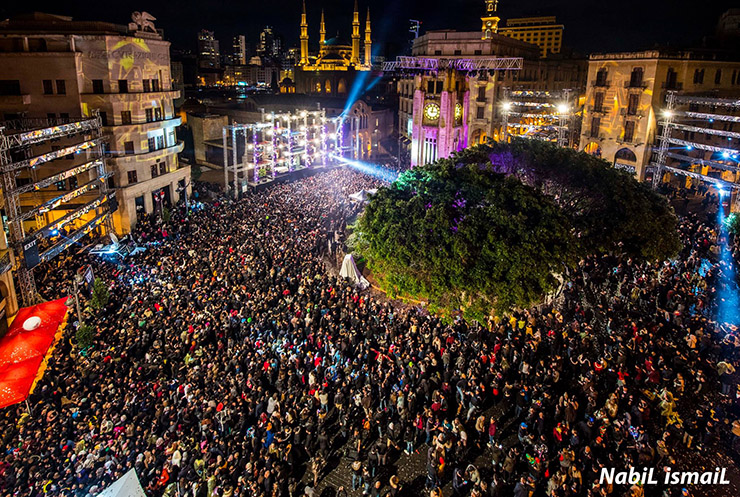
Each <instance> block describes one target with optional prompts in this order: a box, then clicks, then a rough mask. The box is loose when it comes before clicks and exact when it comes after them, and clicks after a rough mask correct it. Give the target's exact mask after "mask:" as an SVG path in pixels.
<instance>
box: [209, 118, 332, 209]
mask: <svg viewBox="0 0 740 497" xmlns="http://www.w3.org/2000/svg"><path fill="white" fill-rule="evenodd" d="M332 122H334V121H333V120H328V119H327V118H326V111H325V110H323V109H319V110H311V111H308V110H303V111H296V112H278V113H275V112H272V113H265V112H263V113H262V117H261V119H260V121H259V122H256V123H250V124H239V123H233V124H231V125H229V126H226V127H224V129H223V137H222V138H223V146H224V164H225V167H224V181H225V184H226V185H229V171H232V172H233V174H234V179H233V190H234V192H236V193H235V195H237V196H238V190H239V187H238V179H237V178H238V176H239V173H240V172H241V173H243V176H244V177H245V178H246V174H247V169H249V168H251V169H252V178H251V181H252V183H253V184H255V185H256V184H259V183H260V182H263V181H268V180H274V179H275V178H277V176H278V174H283V173H290V172H294V171H296V170H299V169H305V168H309V167H313V166H314V165H317V164H326V163H327V158H328V157H329V156H330V152H331V151H332V150H333V149H334V148H335V146H336V143H335V140H331V139H329V133H328V128H327V126H328V125H329V124H331V123H332ZM229 137H231V147H229ZM229 150H231V152H232V153H231V155H232V157H231V161H229ZM242 151H243V154H242V155H241V156H240V152H242ZM229 162H231V163H229ZM229 189H231V187H229V186H227V190H229Z"/></svg>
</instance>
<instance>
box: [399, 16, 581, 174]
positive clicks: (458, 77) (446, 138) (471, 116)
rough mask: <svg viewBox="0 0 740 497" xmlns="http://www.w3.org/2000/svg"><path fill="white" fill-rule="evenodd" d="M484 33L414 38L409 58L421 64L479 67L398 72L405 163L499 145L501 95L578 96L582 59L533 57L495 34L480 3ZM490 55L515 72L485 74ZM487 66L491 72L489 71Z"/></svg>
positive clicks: (525, 47) (532, 50)
mask: <svg viewBox="0 0 740 497" xmlns="http://www.w3.org/2000/svg"><path fill="white" fill-rule="evenodd" d="M484 3H485V8H486V10H485V11H484V15H483V17H482V18H481V19H482V21H483V31H482V32H481V31H474V32H458V31H432V32H429V33H426V34H424V35H423V36H420V37H418V38H416V40H414V45H413V48H412V54H413V56H415V57H417V58H420V59H422V60H425V61H430V62H433V61H441V62H439V63H442V62H445V63H447V64H448V65H449V64H450V63H451V62H454V61H455V60H460V61H461V62H462V61H464V64H463V66H467V65H472V66H475V65H476V63H477V62H476V61H478V62H480V63H481V64H483V65H481V68H480V69H478V70H459V69H457V68H448V69H445V70H439V71H431V72H419V71H413V70H412V71H406V72H405V74H404V72H403V71H402V72H401V74H400V76H399V79H398V94H399V133H400V135H401V137H402V139H403V140H404V141H405V143H406V144H407V145H408V146H409V153H410V162H411V165H419V164H426V163H429V162H432V161H433V160H435V159H437V158H443V157H448V156H449V155H450V154H451V153H452V152H454V151H456V150H461V149H463V148H466V147H468V146H471V145H475V144H478V143H485V141H486V140H488V139H494V140H499V139H502V138H503V133H502V129H501V127H502V109H501V103H502V101H503V99H504V93H505V90H507V89H509V90H517V91H523V90H532V91H561V90H572V91H573V94H574V95H579V94H580V92H582V91H583V88H584V87H585V78H586V62H585V61H579V60H548V59H541V58H540V50H539V48H538V47H537V46H535V45H533V44H530V43H525V42H523V41H520V40H516V39H514V38H510V37H507V36H503V35H501V34H497V33H495V32H491V33H489V32H487V29H488V25H487V19H493V18H495V11H493V12H491V11H490V10H488V8H489V7H490V6H491V5H493V6H494V7H495V2H494V3H491V2H484ZM492 58H521V59H522V62H521V66H520V67H518V68H517V70H501V69H491V68H487V67H486V66H485V65H484V61H485V60H493V59H492ZM491 67H495V65H494V66H491Z"/></svg>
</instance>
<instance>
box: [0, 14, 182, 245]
mask: <svg viewBox="0 0 740 497" xmlns="http://www.w3.org/2000/svg"><path fill="white" fill-rule="evenodd" d="M132 24H133V26H132V25H129V26H121V25H115V24H110V23H102V22H75V21H73V20H72V19H71V18H69V17H62V16H52V15H47V14H32V15H30V16H27V17H19V18H14V19H10V20H7V21H3V22H2V23H0V34H2V35H3V37H2V38H0V79H2V80H5V81H13V82H14V85H16V86H17V90H18V91H17V93H18V95H17V96H14V97H13V98H4V97H3V98H0V112H1V113H2V114H3V117H4V118H5V119H8V118H11V117H26V118H34V117H58V118H61V119H64V118H67V117H77V116H83V117H87V116H91V115H92V112H93V110H98V111H99V112H100V116H101V118H102V122H103V129H104V133H105V136H106V137H107V142H108V143H107V157H108V161H107V162H108V166H109V168H110V170H111V172H112V173H113V177H112V179H111V186H112V187H114V188H115V189H116V192H117V197H118V205H119V209H118V211H117V212H116V214H115V215H114V217H113V221H114V227H115V229H116V231H117V232H119V233H125V232H128V231H130V230H131V228H132V227H133V226H134V225H135V224H136V220H137V216H138V215H139V213H143V212H146V213H152V212H154V211H155V210H161V209H162V207H163V206H164V205H167V204H174V203H175V202H177V201H178V200H179V198H180V195H181V193H182V192H183V191H184V189H189V188H190V184H189V178H190V167H189V166H187V167H181V166H180V164H179V162H178V156H177V154H178V153H179V152H181V151H182V148H183V144H182V143H181V142H178V141H177V139H176V138H175V128H176V127H177V126H178V125H180V122H181V120H180V118H179V117H177V116H175V114H174V106H173V99H174V98H176V97H177V96H178V94H179V92H178V91H176V90H173V89H172V86H171V85H172V81H171V77H170V55H169V45H170V44H169V42H167V41H165V40H163V38H162V34H161V33H160V32H158V31H157V30H156V29H154V27H153V25H151V22H149V23H148V25H136V24H135V23H132Z"/></svg>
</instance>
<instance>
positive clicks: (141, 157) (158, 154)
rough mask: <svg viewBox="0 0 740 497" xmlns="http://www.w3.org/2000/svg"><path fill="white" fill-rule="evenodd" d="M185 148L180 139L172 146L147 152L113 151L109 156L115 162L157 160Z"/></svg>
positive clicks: (126, 162)
mask: <svg viewBox="0 0 740 497" xmlns="http://www.w3.org/2000/svg"><path fill="white" fill-rule="evenodd" d="M183 148H185V143H184V142H181V141H179V142H177V143H176V144H175V145H172V146H170V147H164V148H160V149H156V150H149V151H147V152H140V153H138V154H128V155H126V154H125V153H123V152H120V153H116V152H111V153H109V154H108V155H107V157H109V158H110V160H111V161H112V162H113V163H115V164H131V163H134V162H143V161H151V160H157V159H159V158H162V157H164V156H167V155H173V154H179V153H180V152H182V149H183Z"/></svg>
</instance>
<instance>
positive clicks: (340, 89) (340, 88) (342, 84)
mask: <svg viewBox="0 0 740 497" xmlns="http://www.w3.org/2000/svg"><path fill="white" fill-rule="evenodd" d="M337 93H339V94H340V95H344V94H345V93H347V81H346V80H345V79H344V78H342V79H340V80H339V84H338V85H337Z"/></svg>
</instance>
